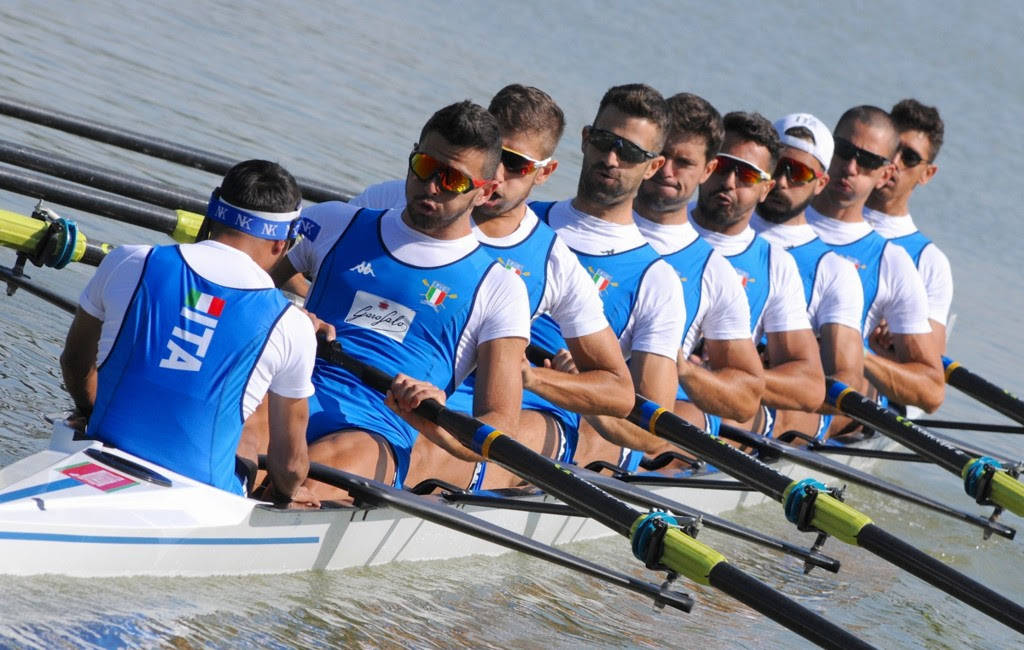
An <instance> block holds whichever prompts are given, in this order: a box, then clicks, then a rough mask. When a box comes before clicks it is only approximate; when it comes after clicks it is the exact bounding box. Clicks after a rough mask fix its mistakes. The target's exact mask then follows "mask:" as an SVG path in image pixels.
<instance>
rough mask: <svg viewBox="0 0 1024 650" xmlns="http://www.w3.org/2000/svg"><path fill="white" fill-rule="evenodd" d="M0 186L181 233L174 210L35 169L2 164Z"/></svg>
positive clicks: (106, 215)
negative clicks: (46, 174)
mask: <svg viewBox="0 0 1024 650" xmlns="http://www.w3.org/2000/svg"><path fill="white" fill-rule="evenodd" d="M0 188H3V189H5V190H9V191H11V192H17V193H18V194H24V195H26V196H32V197H35V198H39V199H44V200H46V201H52V202H54V203H58V204H60V205H64V206H67V207H69V208H75V209H76V210H83V211H86V212H91V213H93V214H98V215H101V216H104V217H110V218H111V219H115V220H117V221H122V222H125V223H130V224H134V225H136V226H141V227H142V228H148V229H150V230H156V231H157V232H162V233H165V234H167V235H172V236H174V234H175V233H176V232H180V226H179V215H178V214H176V213H175V212H174V211H173V210H168V209H167V208H159V207H156V206H153V205H149V204H148V203H142V202H140V201H134V200H132V199H126V198H124V197H121V196H117V195H114V194H108V193H106V192H100V191H99V190H94V189H92V188H88V187H84V186H82V185H76V184H74V183H69V182H67V181H62V180H59V179H56V178H51V177H48V176H44V175H42V174H37V173H35V172H30V171H25V170H22V169H14V168H9V167H0Z"/></svg>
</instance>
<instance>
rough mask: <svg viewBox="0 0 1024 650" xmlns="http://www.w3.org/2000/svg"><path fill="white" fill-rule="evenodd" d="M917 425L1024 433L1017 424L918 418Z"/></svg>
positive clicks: (959, 429) (1023, 428)
mask: <svg viewBox="0 0 1024 650" xmlns="http://www.w3.org/2000/svg"><path fill="white" fill-rule="evenodd" d="M914 423H915V424H919V425H921V426H922V427H930V428H932V429H954V430H958V431H985V432H988V433H1024V427H1022V426H1018V425H1015V424H991V423H988V422H960V421H958V420H933V419H930V418H916V419H915V420H914Z"/></svg>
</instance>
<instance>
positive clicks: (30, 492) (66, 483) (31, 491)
mask: <svg viewBox="0 0 1024 650" xmlns="http://www.w3.org/2000/svg"><path fill="white" fill-rule="evenodd" d="M78 485H83V483H82V482H81V481H76V480H75V479H73V478H65V479H61V480H59V481H53V482H51V483H42V484H40V485H33V486H32V487H27V488H22V489H21V490H15V491H14V492H8V493H7V494H0V503H7V502H8V501H17V500H18V499H24V498H25V497H32V496H35V495H37V494H46V493H47V492H56V491H57V490H66V489H68V488H73V487H76V486H78Z"/></svg>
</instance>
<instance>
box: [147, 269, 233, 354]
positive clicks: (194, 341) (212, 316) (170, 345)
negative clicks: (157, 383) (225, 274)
mask: <svg viewBox="0 0 1024 650" xmlns="http://www.w3.org/2000/svg"><path fill="white" fill-rule="evenodd" d="M225 304H226V303H225V302H224V300H223V299H222V298H218V297H216V296H211V295H210V294H208V293H203V292H201V291H199V290H198V289H192V290H191V291H189V292H188V295H187V296H185V305H184V306H183V307H182V308H181V316H182V317H183V318H184V319H185V320H186V321H191V322H192V323H195V324H196V325H198V326H200V327H202V329H203V331H202V333H201V334H198V333H196V332H194V331H190V330H186V329H184V328H182V327H175V328H174V329H173V330H171V338H170V340H169V341H167V350H168V352H169V354H168V356H167V358H166V359H161V360H160V367H161V368H166V369H167V370H185V371H187V372H199V370H201V369H202V367H203V362H202V359H203V358H204V357H205V356H206V352H207V350H208V349H209V348H210V341H211V340H212V339H213V331H214V330H215V329H216V328H217V319H218V318H220V315H221V314H222V313H223V312H224V306H225ZM181 324H182V325H187V324H188V323H181ZM175 339H177V341H176V340H175ZM179 341H180V343H179ZM182 346H193V350H192V351H191V352H189V351H188V350H186V349H185V348H184V347H182Z"/></svg>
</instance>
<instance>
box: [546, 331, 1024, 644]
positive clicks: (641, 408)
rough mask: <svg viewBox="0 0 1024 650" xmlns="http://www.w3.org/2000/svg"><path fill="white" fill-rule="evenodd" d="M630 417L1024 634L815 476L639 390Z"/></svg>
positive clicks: (791, 514) (970, 585)
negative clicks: (770, 462)
mask: <svg viewBox="0 0 1024 650" xmlns="http://www.w3.org/2000/svg"><path fill="white" fill-rule="evenodd" d="M531 349H532V351H531ZM541 355H547V357H548V358H550V356H551V355H550V353H548V352H547V351H546V350H542V349H540V348H537V346H534V345H530V346H529V348H528V353H527V356H529V357H530V360H531V361H534V359H536V358H538V357H539V356H541ZM628 419H629V421H630V422H632V423H633V424H636V425H637V426H639V427H641V428H644V429H647V430H648V431H650V432H651V433H653V434H655V435H657V436H660V437H662V438H665V439H666V440H669V441H671V442H673V443H675V444H677V445H679V446H680V447H682V448H683V449H685V450H686V451H688V452H690V453H692V454H694V455H696V456H697V457H698V458H702V459H704V460H706V461H707V462H709V463H712V464H713V465H715V467H717V468H718V469H720V470H722V471H724V472H726V473H728V474H729V475H730V476H733V477H734V478H737V479H739V480H741V481H744V482H745V483H748V484H749V485H752V486H754V487H755V488H757V489H758V490H760V491H761V492H763V493H764V494H767V495H768V496H770V497H771V498H772V499H774V500H775V501H778V502H779V503H781V504H783V507H784V509H785V512H786V518H787V519H789V520H790V521H791V522H793V523H794V524H796V525H797V528H799V529H801V530H809V529H815V530H818V531H821V532H823V533H826V534H829V535H832V536H833V537H835V538H836V539H838V540H840V541H843V542H846V543H847V544H853V545H856V546H860V547H862V548H864V549H866V550H868V551H870V552H871V553H874V554H875V555H877V556H879V557H880V558H882V559H884V560H886V561H888V562H890V563H892V564H894V565H896V566H897V567H899V568H901V569H904V570H906V571H908V572H910V573H912V574H914V575H916V576H917V577H918V578H921V579H922V580H924V581H925V582H928V583H929V584H931V585H933V586H935V587H938V588H939V589H942V590H943V591H945V592H946V593H948V594H949V595H951V596H953V597H954V598H957V599H959V600H961V601H963V602H964V603H966V604H968V605H970V606H971V607H974V608H975V609H977V610H979V611H981V612H984V613H985V614H988V615H989V616H991V617H992V618H994V619H996V620H997V621H999V622H1001V623H1003V624H1005V625H1007V626H1009V627H1011V628H1013V629H1015V630H1017V631H1018V632H1021V633H1024V607H1021V606H1020V605H1018V604H1017V603H1015V602H1013V601H1012V600H1010V599H1008V598H1006V597H1005V596H1002V595H1000V594H998V593H996V592H995V591H994V590H992V589H990V588H989V587H986V586H985V585H983V584H981V583H979V582H977V581H975V580H973V579H971V578H969V577H967V576H965V575H964V574H962V573H960V572H959V571H957V570H955V569H953V568H952V567H950V566H948V565H946V564H943V563H942V562H940V561H938V560H936V559H935V558H933V557H931V556H930V555H928V554H927V553H924V552H922V551H920V550H919V549H917V548H915V547H914V546H911V545H910V544H908V543H906V542H904V541H903V540H901V539H899V538H898V537H895V536H894V535H892V534H890V533H888V532H886V531H885V530H883V529H882V528H880V527H879V526H877V525H876V524H874V523H873V522H872V521H871V519H870V518H869V517H868V516H867V515H865V514H863V513H861V512H859V511H857V510H856V509H854V508H852V507H851V506H849V505H848V504H846V503H843V502H842V501H840V500H839V499H837V498H836V497H834V496H833V495H832V494H830V493H829V492H828V491H827V489H826V488H825V485H824V484H823V483H820V482H818V481H815V480H814V479H804V480H802V481H793V480H791V479H790V478H788V477H787V476H784V475H783V474H781V473H779V472H778V471H776V470H775V469H772V468H771V467H768V466H767V465H765V464H764V463H762V462H760V461H759V460H757V459H755V458H753V457H752V456H750V455H748V454H745V453H743V452H742V451H740V450H738V449H736V448H735V447H732V446H730V445H725V444H722V443H721V442H720V441H718V440H717V439H715V438H713V437H711V436H710V435H709V434H708V433H706V432H705V431H703V430H702V429H699V428H697V427H695V426H694V425H692V424H690V423H689V422H687V421H686V420H683V419H682V418H680V417H679V416H677V415H675V414H674V413H672V411H670V410H667V409H665V408H662V407H661V406H659V405H658V404H656V403H654V402H652V401H650V400H648V399H647V398H645V397H643V396H642V395H639V394H638V395H636V401H635V404H634V406H633V411H632V412H631V413H630V414H629V418H628Z"/></svg>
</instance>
